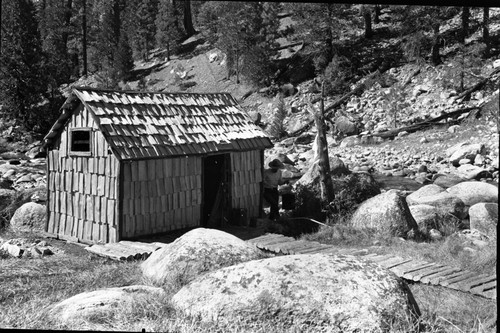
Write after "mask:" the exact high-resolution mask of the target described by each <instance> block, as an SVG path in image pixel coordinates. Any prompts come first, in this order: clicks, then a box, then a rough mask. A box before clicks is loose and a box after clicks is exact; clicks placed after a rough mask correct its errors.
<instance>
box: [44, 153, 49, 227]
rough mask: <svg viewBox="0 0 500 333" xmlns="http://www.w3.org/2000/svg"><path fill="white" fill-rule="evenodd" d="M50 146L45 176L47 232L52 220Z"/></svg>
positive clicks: (46, 155) (46, 158)
mask: <svg viewBox="0 0 500 333" xmlns="http://www.w3.org/2000/svg"><path fill="white" fill-rule="evenodd" d="M49 152H50V150H49V148H48V147H47V148H46V149H45V177H46V180H45V181H46V185H45V186H46V189H45V192H46V193H47V200H46V201H45V209H46V210H47V218H46V219H45V232H47V233H48V232H49V220H50V182H49V180H50V167H49V163H50V161H49V159H50V156H49Z"/></svg>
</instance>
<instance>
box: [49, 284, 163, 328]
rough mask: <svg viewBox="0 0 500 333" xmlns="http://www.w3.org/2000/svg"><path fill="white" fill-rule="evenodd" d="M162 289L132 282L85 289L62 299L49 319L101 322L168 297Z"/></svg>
mask: <svg viewBox="0 0 500 333" xmlns="http://www.w3.org/2000/svg"><path fill="white" fill-rule="evenodd" d="M165 294H166V293H165V291H164V290H163V289H162V288H157V287H151V286H143V285H133V286H126V287H118V288H108V289H100V290H95V291H91V292H85V293H81V294H77V295H75V296H73V297H70V298H68V299H66V300H64V301H62V302H59V303H57V304H55V305H53V306H51V307H49V309H48V314H49V316H50V318H51V319H52V320H53V321H55V322H56V323H59V324H63V325H68V326H70V327H71V328H77V327H78V325H79V324H80V325H81V324H85V323H89V322H90V323H102V321H103V318H106V317H111V318H112V317H113V314H114V313H117V312H119V311H123V310H126V309H127V308H128V309H129V308H131V307H133V306H136V305H137V302H138V301H140V300H142V301H143V302H141V306H143V305H146V304H148V303H151V302H148V301H147V300H148V299H151V300H156V299H158V298H161V297H165Z"/></svg>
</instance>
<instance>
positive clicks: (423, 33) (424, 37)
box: [400, 6, 458, 66]
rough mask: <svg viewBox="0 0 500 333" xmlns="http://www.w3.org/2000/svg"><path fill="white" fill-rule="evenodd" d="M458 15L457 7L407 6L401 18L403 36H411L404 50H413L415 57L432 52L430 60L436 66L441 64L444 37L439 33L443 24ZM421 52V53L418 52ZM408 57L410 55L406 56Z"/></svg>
mask: <svg viewBox="0 0 500 333" xmlns="http://www.w3.org/2000/svg"><path fill="white" fill-rule="evenodd" d="M457 13H458V8H457V7H433V6H406V7H404V10H403V11H402V16H401V17H400V20H401V22H402V23H403V25H402V30H401V34H403V35H409V36H410V38H408V39H407V41H406V42H405V43H404V45H405V44H413V46H411V47H407V46H403V47H404V50H405V49H406V50H412V52H413V56H421V57H425V55H426V54H427V53H428V52H429V51H430V60H431V62H432V63H433V65H434V66H437V65H439V64H440V63H441V55H440V49H441V44H442V37H441V34H440V33H439V28H440V26H441V23H442V22H443V21H444V20H446V19H449V18H451V17H452V16H453V15H455V14H457ZM429 33H430V36H429ZM429 48H430V50H429ZM417 50H419V51H417ZM406 56H407V57H408V56H409V55H408V54H406Z"/></svg>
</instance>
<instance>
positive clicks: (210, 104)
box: [45, 88, 272, 159]
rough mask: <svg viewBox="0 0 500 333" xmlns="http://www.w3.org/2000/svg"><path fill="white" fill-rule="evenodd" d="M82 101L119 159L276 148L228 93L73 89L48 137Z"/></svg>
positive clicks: (50, 138) (47, 141)
mask: <svg viewBox="0 0 500 333" xmlns="http://www.w3.org/2000/svg"><path fill="white" fill-rule="evenodd" d="M75 102H76V103H75ZM80 103H83V105H84V106H85V107H86V109H87V110H88V111H89V113H90V114H91V116H92V118H93V119H94V121H95V122H96V123H97V126H98V127H99V129H100V130H101V131H102V133H103V135H104V137H105V138H106V140H107V141H108V143H109V145H110V146H111V147H112V149H113V151H114V152H115V154H117V155H118V157H119V158H120V159H142V158H155V157H167V156H173V155H193V154H204V153H210V152H217V151H228V150H233V151H239V150H254V149H264V148H269V147H272V143H271V141H270V140H269V138H268V136H267V135H266V134H265V133H264V131H262V129H261V128H260V127H258V126H257V125H255V124H254V123H253V122H252V120H251V119H250V117H249V116H248V114H247V113H246V112H245V111H244V110H243V109H242V108H241V107H240V106H239V105H238V103H237V102H236V101H235V100H234V98H233V97H232V96H231V95H230V94H227V93H218V94H192V93H159V92H132V91H128V92H123V91H110V90H100V89H93V88H74V89H73V92H72V94H71V96H70V97H68V99H67V100H66V102H65V103H64V105H63V106H62V109H63V112H62V113H61V116H60V117H59V119H58V120H57V121H56V123H55V124H54V125H53V126H52V128H51V130H50V131H49V133H48V134H47V136H46V137H45V145H50V143H51V142H52V141H53V140H54V139H55V138H56V137H57V136H58V135H59V134H60V132H61V130H62V128H64V126H65V124H66V122H67V121H68V119H69V118H70V117H71V116H72V114H73V112H74V111H75V110H76V108H77V106H78V105H79V104H80Z"/></svg>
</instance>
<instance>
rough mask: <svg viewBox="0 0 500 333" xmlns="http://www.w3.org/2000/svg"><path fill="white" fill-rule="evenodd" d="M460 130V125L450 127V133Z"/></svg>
mask: <svg viewBox="0 0 500 333" xmlns="http://www.w3.org/2000/svg"><path fill="white" fill-rule="evenodd" d="M459 129H460V125H452V126H450V127H448V133H452V134H453V133H456V132H457V131H458V130H459Z"/></svg>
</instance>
